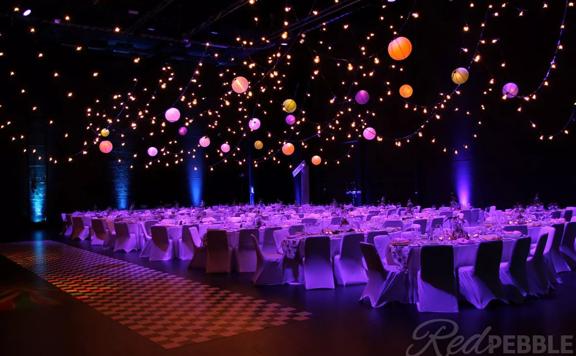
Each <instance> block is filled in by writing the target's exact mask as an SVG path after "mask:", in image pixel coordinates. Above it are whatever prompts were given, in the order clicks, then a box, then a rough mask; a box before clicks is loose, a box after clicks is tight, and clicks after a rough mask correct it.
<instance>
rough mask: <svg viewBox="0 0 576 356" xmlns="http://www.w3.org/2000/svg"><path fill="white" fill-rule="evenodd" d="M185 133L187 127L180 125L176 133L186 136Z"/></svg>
mask: <svg viewBox="0 0 576 356" xmlns="http://www.w3.org/2000/svg"><path fill="white" fill-rule="evenodd" d="M187 133H188V128H187V127H186V126H182V127H181V128H179V129H178V135H180V136H186V134H187Z"/></svg>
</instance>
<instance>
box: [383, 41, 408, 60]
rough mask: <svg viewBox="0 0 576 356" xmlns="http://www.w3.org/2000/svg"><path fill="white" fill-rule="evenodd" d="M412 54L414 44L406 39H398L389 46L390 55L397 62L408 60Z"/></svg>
mask: <svg viewBox="0 0 576 356" xmlns="http://www.w3.org/2000/svg"><path fill="white" fill-rule="evenodd" d="M410 53H412V43H411V42H410V40H409V39H407V38H406V37H397V38H395V39H393V40H392V41H390V43H389V44H388V55H390V57H391V58H392V59H394V60H396V61H402V60H405V59H406V58H408V56H410Z"/></svg>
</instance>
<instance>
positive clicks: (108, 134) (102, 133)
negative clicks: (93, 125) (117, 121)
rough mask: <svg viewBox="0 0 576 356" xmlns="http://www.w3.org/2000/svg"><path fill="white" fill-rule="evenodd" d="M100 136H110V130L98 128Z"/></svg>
mask: <svg viewBox="0 0 576 356" xmlns="http://www.w3.org/2000/svg"><path fill="white" fill-rule="evenodd" d="M100 136H102V137H108V136H110V130H108V129H102V130H100Z"/></svg>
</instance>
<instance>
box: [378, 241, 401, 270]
mask: <svg viewBox="0 0 576 356" xmlns="http://www.w3.org/2000/svg"><path fill="white" fill-rule="evenodd" d="M390 241H391V238H390V235H388V234H383V235H378V236H374V247H375V248H376V251H377V252H378V255H379V256H380V260H382V263H383V264H384V267H385V268H386V269H394V268H396V267H397V266H396V264H395V263H394V259H393V258H392V253H391V251H390V249H389V248H388V247H389V246H390Z"/></svg>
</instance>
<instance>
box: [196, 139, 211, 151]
mask: <svg viewBox="0 0 576 356" xmlns="http://www.w3.org/2000/svg"><path fill="white" fill-rule="evenodd" d="M198 143H199V144H200V146H201V147H204V148H206V147H208V146H210V137H208V136H202V137H201V138H200V140H198Z"/></svg>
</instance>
